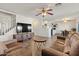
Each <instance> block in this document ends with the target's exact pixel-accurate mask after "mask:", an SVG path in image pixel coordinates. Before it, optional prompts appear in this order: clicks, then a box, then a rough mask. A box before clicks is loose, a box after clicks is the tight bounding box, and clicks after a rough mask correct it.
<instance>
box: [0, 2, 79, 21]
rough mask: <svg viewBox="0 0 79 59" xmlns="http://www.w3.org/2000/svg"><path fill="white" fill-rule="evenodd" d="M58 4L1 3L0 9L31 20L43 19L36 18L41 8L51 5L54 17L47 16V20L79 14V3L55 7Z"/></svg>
mask: <svg viewBox="0 0 79 59" xmlns="http://www.w3.org/2000/svg"><path fill="white" fill-rule="evenodd" d="M55 4H56V3H51V4H49V3H0V9H4V10H7V11H10V12H14V13H17V14H21V15H24V16H27V17H31V18H38V19H41V18H42V17H41V16H35V15H36V14H37V13H38V12H37V11H36V10H37V9H39V8H42V7H47V6H48V5H51V8H52V9H53V13H54V15H53V16H46V19H47V20H52V19H56V18H60V17H66V16H70V15H73V14H76V13H79V3H62V4H61V5H59V6H55Z"/></svg>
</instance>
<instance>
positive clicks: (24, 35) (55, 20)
mask: <svg viewBox="0 0 79 59" xmlns="http://www.w3.org/2000/svg"><path fill="white" fill-rule="evenodd" d="M78 6H79V3H71V4H70V3H29V4H28V3H2V4H1V3H0V19H1V20H0V43H1V44H0V55H2V56H3V55H5V56H43V55H44V56H49V55H52V56H53V53H56V54H55V55H57V56H60V55H68V54H65V53H64V54H63V52H61V51H60V50H62V49H64V48H63V47H64V44H65V43H63V42H62V41H65V40H64V39H66V37H67V34H68V33H69V32H71V29H76V32H77V33H78V31H79V20H78V18H79V14H78V12H79V9H78ZM64 11H65V12H64ZM65 31H66V32H65ZM67 32H68V33H67ZM63 38H64V39H63ZM57 39H58V40H57ZM55 43H58V44H57V45H56V44H55ZM34 45H35V46H34ZM51 47H52V48H51ZM61 47H62V48H61ZM44 48H45V49H44ZM53 48H55V49H53ZM35 49H36V50H35ZM56 49H58V50H56ZM52 51H54V52H52ZM58 54H59V55H58ZM71 55H72V54H71ZM68 56H69V55H68Z"/></svg>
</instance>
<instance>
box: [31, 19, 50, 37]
mask: <svg viewBox="0 0 79 59" xmlns="http://www.w3.org/2000/svg"><path fill="white" fill-rule="evenodd" d="M32 25H33V32H34V33H35V35H39V36H44V37H48V36H49V33H48V32H49V31H48V29H46V28H43V27H42V20H38V19H34V20H33V22H32Z"/></svg>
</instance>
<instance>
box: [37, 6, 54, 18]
mask: <svg viewBox="0 0 79 59" xmlns="http://www.w3.org/2000/svg"><path fill="white" fill-rule="evenodd" d="M52 11H53V9H51V8H44V7H43V8H41V9H39V13H38V14H36V16H39V15H42V16H43V17H44V16H46V15H53V13H52Z"/></svg>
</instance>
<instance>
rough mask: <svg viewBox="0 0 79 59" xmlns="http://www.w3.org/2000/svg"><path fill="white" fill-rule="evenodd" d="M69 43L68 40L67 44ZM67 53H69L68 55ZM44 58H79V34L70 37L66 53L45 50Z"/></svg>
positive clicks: (65, 49) (65, 47)
mask: <svg viewBox="0 0 79 59" xmlns="http://www.w3.org/2000/svg"><path fill="white" fill-rule="evenodd" d="M67 41H68V39H66V41H65V42H67ZM69 42H70V43H69ZM68 44H69V45H68ZM69 46H70V47H69ZM68 47H69V48H68ZM66 51H69V52H68V53H67V52H66ZM42 56H79V34H77V35H76V34H74V35H73V36H70V39H69V41H68V42H67V45H65V44H64V51H62V52H61V51H59V50H56V49H54V48H45V49H43V50H42Z"/></svg>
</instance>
